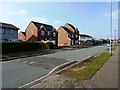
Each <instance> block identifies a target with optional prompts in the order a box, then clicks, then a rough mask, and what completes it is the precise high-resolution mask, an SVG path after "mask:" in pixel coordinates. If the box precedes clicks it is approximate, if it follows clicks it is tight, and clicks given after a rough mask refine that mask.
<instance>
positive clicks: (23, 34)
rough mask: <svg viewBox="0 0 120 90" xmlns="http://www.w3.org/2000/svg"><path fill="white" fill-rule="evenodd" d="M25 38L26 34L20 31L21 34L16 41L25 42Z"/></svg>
mask: <svg viewBox="0 0 120 90" xmlns="http://www.w3.org/2000/svg"><path fill="white" fill-rule="evenodd" d="M25 38H26V33H25V32H22V31H21V32H20V33H19V34H18V40H19V41H25Z"/></svg>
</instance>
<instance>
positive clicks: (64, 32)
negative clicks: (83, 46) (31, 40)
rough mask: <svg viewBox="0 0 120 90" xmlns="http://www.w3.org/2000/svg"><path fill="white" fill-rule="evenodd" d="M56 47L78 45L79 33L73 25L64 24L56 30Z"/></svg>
mask: <svg viewBox="0 0 120 90" xmlns="http://www.w3.org/2000/svg"><path fill="white" fill-rule="evenodd" d="M57 31H58V46H70V45H77V44H79V31H78V29H77V28H75V27H74V26H73V25H71V24H69V23H66V24H65V25H64V26H61V27H59V28H58V30H57Z"/></svg>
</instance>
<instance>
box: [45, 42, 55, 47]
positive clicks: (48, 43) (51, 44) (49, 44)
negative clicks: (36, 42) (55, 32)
mask: <svg viewBox="0 0 120 90" xmlns="http://www.w3.org/2000/svg"><path fill="white" fill-rule="evenodd" d="M46 45H47V47H48V48H49V49H53V48H54V47H55V45H54V44H53V43H52V42H47V43H46Z"/></svg>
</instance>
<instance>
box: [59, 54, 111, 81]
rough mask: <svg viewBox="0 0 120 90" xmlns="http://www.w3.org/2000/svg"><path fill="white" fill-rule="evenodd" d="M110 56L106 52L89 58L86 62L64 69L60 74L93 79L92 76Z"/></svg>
mask: <svg viewBox="0 0 120 90" xmlns="http://www.w3.org/2000/svg"><path fill="white" fill-rule="evenodd" d="M109 57H110V55H109V53H107V52H104V53H102V54H100V55H97V56H96V57H93V58H90V59H88V60H87V61H85V62H82V63H79V64H77V65H75V66H73V67H71V68H69V69H66V70H63V71H62V72H60V73H59V74H62V75H65V76H68V77H72V78H79V79H83V80H87V79H91V77H92V76H93V75H94V74H95V73H96V72H97V71H98V70H99V69H100V68H101V67H102V66H103V64H104V63H105V62H106V61H107V60H108V59H109Z"/></svg>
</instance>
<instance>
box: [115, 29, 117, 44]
mask: <svg viewBox="0 0 120 90" xmlns="http://www.w3.org/2000/svg"><path fill="white" fill-rule="evenodd" d="M116 31H117V30H115V43H116Z"/></svg>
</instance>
